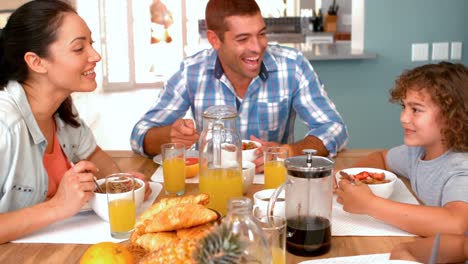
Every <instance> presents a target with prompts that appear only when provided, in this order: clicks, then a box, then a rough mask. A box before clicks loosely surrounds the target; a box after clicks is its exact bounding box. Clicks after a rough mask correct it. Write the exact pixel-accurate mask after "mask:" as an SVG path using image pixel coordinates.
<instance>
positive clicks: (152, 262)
mask: <svg viewBox="0 0 468 264" xmlns="http://www.w3.org/2000/svg"><path fill="white" fill-rule="evenodd" d="M196 243H197V242H196V241H193V240H186V239H181V240H179V241H178V242H177V243H170V244H167V245H166V246H163V247H162V248H160V249H158V250H156V251H153V252H150V253H149V254H146V255H145V256H144V257H143V258H142V259H141V260H140V262H139V263H140V264H159V263H161V264H167V263H171V264H195V263H196V262H195V261H194V260H193V259H192V254H193V252H194V250H195V249H196V246H197V244H196Z"/></svg>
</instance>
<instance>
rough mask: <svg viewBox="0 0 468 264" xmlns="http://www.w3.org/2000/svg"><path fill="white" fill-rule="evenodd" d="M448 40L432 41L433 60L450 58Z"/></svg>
mask: <svg viewBox="0 0 468 264" xmlns="http://www.w3.org/2000/svg"><path fill="white" fill-rule="evenodd" d="M448 49H449V44H448V42H434V43H432V60H433V61H437V60H448V56H449V52H448Z"/></svg>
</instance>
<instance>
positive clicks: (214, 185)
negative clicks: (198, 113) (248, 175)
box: [199, 105, 243, 215]
mask: <svg viewBox="0 0 468 264" xmlns="http://www.w3.org/2000/svg"><path fill="white" fill-rule="evenodd" d="M236 118H237V111H236V109H235V108H233V107H231V106H228V105H215V106H210V107H209V108H207V109H206V110H205V112H203V131H202V133H201V135H200V139H199V151H200V178H199V180H200V183H199V190H200V193H206V194H208V195H209V196H210V202H209V204H208V207H209V208H211V209H215V210H217V211H218V212H219V213H221V214H222V215H226V212H227V204H228V200H229V199H230V198H234V197H242V181H243V179H242V140H241V139H240V136H239V134H238V133H237V128H236Z"/></svg>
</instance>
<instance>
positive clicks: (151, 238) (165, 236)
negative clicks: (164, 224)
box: [135, 232, 179, 251]
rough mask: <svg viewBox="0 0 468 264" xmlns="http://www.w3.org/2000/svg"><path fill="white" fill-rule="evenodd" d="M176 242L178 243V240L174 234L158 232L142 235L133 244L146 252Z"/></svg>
mask: <svg viewBox="0 0 468 264" xmlns="http://www.w3.org/2000/svg"><path fill="white" fill-rule="evenodd" d="M177 241H179V238H178V237H177V235H176V232H159V233H146V234H143V235H141V236H139V237H138V238H137V239H136V241H135V244H137V245H139V246H140V247H142V248H144V249H145V250H147V251H155V250H158V249H160V248H162V247H163V246H165V245H167V244H171V243H176V242H177Z"/></svg>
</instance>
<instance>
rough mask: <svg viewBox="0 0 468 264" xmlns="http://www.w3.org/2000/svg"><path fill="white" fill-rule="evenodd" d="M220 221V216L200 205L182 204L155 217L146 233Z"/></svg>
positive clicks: (147, 227)
mask: <svg viewBox="0 0 468 264" xmlns="http://www.w3.org/2000/svg"><path fill="white" fill-rule="evenodd" d="M216 219H218V215H217V214H216V213H215V212H214V211H213V210H210V209H208V208H206V207H205V206H203V205H200V204H191V203H189V204H180V205H177V206H174V207H170V208H167V209H166V210H164V211H161V212H160V213H158V214H156V215H154V216H153V219H152V221H151V222H150V223H147V224H146V228H145V232H147V233H148V232H163V231H173V230H177V229H181V228H189V227H192V226H197V225H202V224H206V223H209V222H212V221H214V220H216Z"/></svg>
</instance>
